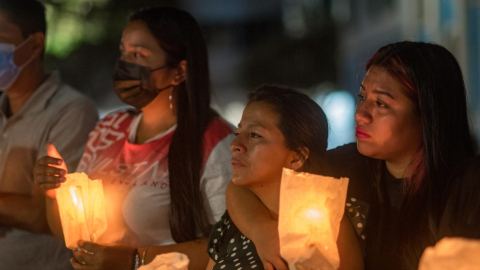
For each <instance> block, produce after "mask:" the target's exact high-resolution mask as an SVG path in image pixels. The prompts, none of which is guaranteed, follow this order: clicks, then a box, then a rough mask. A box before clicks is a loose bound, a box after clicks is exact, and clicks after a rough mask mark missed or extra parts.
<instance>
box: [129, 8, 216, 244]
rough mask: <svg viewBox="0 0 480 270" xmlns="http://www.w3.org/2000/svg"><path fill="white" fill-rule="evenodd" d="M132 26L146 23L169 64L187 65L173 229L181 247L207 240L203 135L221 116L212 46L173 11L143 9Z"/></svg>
mask: <svg viewBox="0 0 480 270" xmlns="http://www.w3.org/2000/svg"><path fill="white" fill-rule="evenodd" d="M130 21H142V22H144V23H145V24H146V25H147V27H148V29H149V30H150V32H151V33H152V34H153V36H154V37H155V38H156V39H157V42H158V44H159V45H160V47H161V48H162V49H163V50H164V51H165V52H166V53H167V64H168V65H170V66H172V67H176V66H178V64H179V63H180V61H182V60H186V61H187V78H186V81H185V82H183V83H182V84H180V85H179V86H178V87H176V88H175V91H178V94H177V101H176V104H174V109H175V112H176V115H177V128H176V130H175V133H174V134H173V138H172V143H171V144H170V150H169V153H168V170H169V179H170V198H171V206H170V229H171V232H172V237H173V239H174V240H175V241H176V242H185V241H190V240H194V239H197V238H198V236H199V233H200V234H202V235H203V236H208V234H209V232H210V225H209V224H208V219H207V214H206V211H205V208H204V204H203V199H202V196H201V193H200V173H201V169H202V164H203V160H202V158H203V148H202V143H203V134H204V133H205V130H206V129H207V125H208V124H209V122H210V120H211V119H212V118H213V117H215V116H216V114H215V113H214V112H213V111H212V109H211V108H210V74H209V70H208V55H207V46H206V43H205V40H204V38H203V35H202V32H201V30H200V27H199V26H198V24H197V22H196V21H195V19H194V18H193V17H192V16H190V14H188V13H187V12H185V11H182V10H178V9H174V8H153V9H147V10H142V11H140V12H138V13H136V14H134V15H133V16H131V18H130Z"/></svg>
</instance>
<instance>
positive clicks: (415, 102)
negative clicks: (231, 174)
mask: <svg viewBox="0 0 480 270" xmlns="http://www.w3.org/2000/svg"><path fill="white" fill-rule="evenodd" d="M366 71H367V73H366V76H365V78H364V80H363V83H362V85H361V88H360V93H359V97H360V100H359V102H358V104H357V108H356V113H355V120H356V122H357V130H356V137H357V139H358V143H357V144H356V145H354V144H352V145H347V146H344V147H340V148H337V149H335V150H332V151H330V152H329V153H328V155H327V158H328V161H329V163H330V164H332V169H333V170H334V175H335V176H337V177H338V176H345V177H348V178H349V179H350V184H349V196H350V197H351V198H352V199H351V200H350V201H348V202H347V207H348V208H347V209H353V207H360V208H363V209H364V210H367V209H368V214H367V213H366V211H365V212H364V213H362V214H363V215H366V224H365V223H354V224H353V225H354V226H356V227H358V228H361V229H362V230H363V231H362V232H361V234H359V239H361V241H362V242H363V243H364V244H365V252H366V257H365V264H366V268H367V269H416V268H417V267H418V260H419V258H420V256H421V254H422V252H423V250H424V249H425V248H426V247H427V246H429V245H433V244H434V243H435V242H436V241H438V240H439V239H438V237H439V235H438V227H439V223H440V220H441V218H442V214H443V211H444V209H445V204H446V201H447V198H448V195H449V191H450V188H451V187H452V184H453V183H452V178H451V172H452V171H453V170H454V168H455V167H457V166H458V165H459V164H461V163H462V162H463V161H465V160H466V159H468V158H469V157H472V156H474V155H475V154H476V145H475V142H474V139H473V138H472V136H471V133H470V127H469V124H468V117H467V105H466V97H465V96H466V94H465V85H464V82H463V77H462V72H461V70H460V67H459V65H458V63H457V61H456V60H455V58H454V57H453V55H452V54H451V53H450V52H448V51H447V50H446V49H445V48H443V47H441V46H439V45H434V44H428V43H422V42H399V43H394V44H390V45H387V46H385V47H383V48H381V49H380V50H379V51H378V52H377V53H376V54H375V55H374V56H373V57H372V58H371V59H370V60H369V61H368V63H367V65H366ZM227 198H228V200H227V205H228V208H229V210H230V214H231V215H232V218H233V220H234V221H235V223H236V224H237V225H238V226H239V227H240V229H241V230H242V231H244V232H245V233H246V235H248V236H250V237H251V238H252V239H253V241H254V242H255V243H256V244H257V246H258V249H259V253H260V256H261V258H262V260H263V262H264V263H265V265H267V267H271V266H272V265H273V266H275V268H276V269H277V270H279V269H282V270H283V269H286V265H285V263H284V262H282V260H281V258H280V256H279V254H278V248H276V247H277V246H278V244H272V243H278V239H277V236H276V234H275V233H276V227H277V225H276V222H273V221H268V220H267V219H266V218H265V217H266V216H267V215H266V214H263V213H262V212H260V211H259V210H256V209H261V208H259V206H260V205H261V204H260V203H259V201H258V199H256V198H255V196H254V194H252V193H251V192H249V191H248V190H245V189H242V188H241V187H235V186H233V185H230V186H229V188H228V189H227ZM257 220H263V221H264V222H262V223H261V224H255V222H256V221H257ZM249 224H250V225H253V224H255V225H256V226H255V229H254V230H253V229H251V230H249V226H248V225H249ZM272 246H273V248H271V247H272Z"/></svg>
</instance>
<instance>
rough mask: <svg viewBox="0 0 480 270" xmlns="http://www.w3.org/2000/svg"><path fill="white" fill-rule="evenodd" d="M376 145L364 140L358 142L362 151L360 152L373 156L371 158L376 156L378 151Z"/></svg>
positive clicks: (358, 146) (359, 149) (358, 148)
mask: <svg viewBox="0 0 480 270" xmlns="http://www.w3.org/2000/svg"><path fill="white" fill-rule="evenodd" d="M375 148H376V147H375V146H373V145H371V144H369V143H365V142H362V141H358V142H357V150H358V152H360V154H362V155H364V156H366V157H371V158H376V154H375V153H376V152H378V151H376V150H375Z"/></svg>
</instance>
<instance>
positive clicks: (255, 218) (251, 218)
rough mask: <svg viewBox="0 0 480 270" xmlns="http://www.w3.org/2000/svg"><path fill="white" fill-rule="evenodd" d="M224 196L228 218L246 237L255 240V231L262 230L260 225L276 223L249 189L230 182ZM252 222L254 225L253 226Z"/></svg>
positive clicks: (265, 225)
mask: <svg viewBox="0 0 480 270" xmlns="http://www.w3.org/2000/svg"><path fill="white" fill-rule="evenodd" d="M226 196H227V209H228V213H229V215H230V218H231V219H232V220H233V222H234V223H235V225H236V226H237V228H238V229H239V230H240V231H241V232H242V233H243V234H244V235H245V236H247V237H248V238H250V239H252V240H254V241H255V233H256V232H259V231H262V230H261V228H262V227H268V226H269V225H272V224H273V223H277V222H276V221H274V220H273V219H272V218H271V217H270V214H269V212H268V209H267V208H266V207H265V205H264V204H263V203H262V202H261V201H260V199H259V198H258V197H257V195H255V193H253V192H252V191H250V190H249V189H247V188H244V187H240V186H235V185H234V184H233V183H231V182H230V184H229V185H228V187H227V191H226ZM254 224H255V226H253V225H254ZM273 225H274V224H273ZM275 226H276V225H275ZM259 228H260V230H259Z"/></svg>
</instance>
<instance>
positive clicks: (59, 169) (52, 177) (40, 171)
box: [34, 144, 68, 199]
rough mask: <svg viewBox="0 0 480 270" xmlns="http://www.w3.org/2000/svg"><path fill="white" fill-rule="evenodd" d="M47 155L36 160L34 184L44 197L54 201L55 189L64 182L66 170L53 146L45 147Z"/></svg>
mask: <svg viewBox="0 0 480 270" xmlns="http://www.w3.org/2000/svg"><path fill="white" fill-rule="evenodd" d="M47 154H48V156H44V157H42V158H40V159H38V160H37V162H36V163H35V169H34V182H35V184H37V185H38V186H39V187H40V188H41V189H42V190H43V192H44V193H45V196H47V197H49V198H52V199H55V198H56V194H55V189H57V188H59V187H60V185H61V183H63V182H65V180H66V178H65V175H67V173H68V170H67V166H66V165H65V162H64V161H63V159H62V157H61V156H60V154H59V153H58V152H57V149H55V146H53V144H48V145H47Z"/></svg>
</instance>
